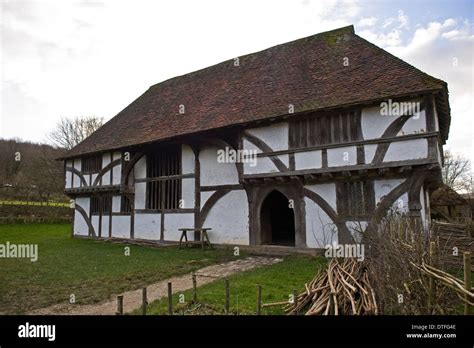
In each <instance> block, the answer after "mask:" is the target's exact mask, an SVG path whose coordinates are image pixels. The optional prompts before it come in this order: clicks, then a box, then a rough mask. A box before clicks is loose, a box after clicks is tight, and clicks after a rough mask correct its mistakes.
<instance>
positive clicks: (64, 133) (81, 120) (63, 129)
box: [48, 116, 104, 150]
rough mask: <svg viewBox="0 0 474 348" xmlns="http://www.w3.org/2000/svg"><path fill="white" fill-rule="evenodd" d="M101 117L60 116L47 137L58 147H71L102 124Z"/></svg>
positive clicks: (67, 148) (68, 148)
mask: <svg viewBox="0 0 474 348" xmlns="http://www.w3.org/2000/svg"><path fill="white" fill-rule="evenodd" d="M103 121H104V120H103V118H102V117H95V116H90V117H76V118H72V119H71V118H65V117H63V118H61V120H60V121H59V122H58V123H57V124H56V128H55V129H54V130H53V131H52V132H51V133H49V134H48V139H49V140H50V141H51V142H52V143H53V144H55V145H56V146H58V147H61V148H64V149H66V150H70V149H72V148H73V147H74V146H76V145H77V144H79V143H80V142H81V141H83V140H84V139H85V138H87V137H88V136H89V135H91V134H92V133H94V132H95V131H96V130H97V129H98V128H100V127H101V126H102V124H103Z"/></svg>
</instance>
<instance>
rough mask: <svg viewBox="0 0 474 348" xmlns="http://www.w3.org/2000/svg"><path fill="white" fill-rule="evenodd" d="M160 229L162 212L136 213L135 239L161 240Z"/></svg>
mask: <svg viewBox="0 0 474 348" xmlns="http://www.w3.org/2000/svg"><path fill="white" fill-rule="evenodd" d="M160 230H161V215H160V214H135V226H134V230H133V232H134V236H135V239H149V240H159V239H160Z"/></svg>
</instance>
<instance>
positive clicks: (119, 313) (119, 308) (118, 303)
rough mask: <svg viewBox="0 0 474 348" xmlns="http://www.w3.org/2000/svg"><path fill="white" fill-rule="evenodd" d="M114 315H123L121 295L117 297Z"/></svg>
mask: <svg viewBox="0 0 474 348" xmlns="http://www.w3.org/2000/svg"><path fill="white" fill-rule="evenodd" d="M115 314H116V315H123V295H119V296H117V312H116V313H115Z"/></svg>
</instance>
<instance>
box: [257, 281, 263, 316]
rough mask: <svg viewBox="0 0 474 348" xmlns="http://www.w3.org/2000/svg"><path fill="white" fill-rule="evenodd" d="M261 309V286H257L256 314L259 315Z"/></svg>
mask: <svg viewBox="0 0 474 348" xmlns="http://www.w3.org/2000/svg"><path fill="white" fill-rule="evenodd" d="M261 309H262V286H261V285H258V286H257V315H260V311H261Z"/></svg>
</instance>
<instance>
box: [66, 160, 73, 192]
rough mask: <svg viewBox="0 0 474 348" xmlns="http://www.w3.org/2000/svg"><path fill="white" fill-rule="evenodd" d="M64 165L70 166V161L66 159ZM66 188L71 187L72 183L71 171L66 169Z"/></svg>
mask: <svg viewBox="0 0 474 348" xmlns="http://www.w3.org/2000/svg"><path fill="white" fill-rule="evenodd" d="M66 167H72V161H71V160H67V161H66ZM65 185H66V186H65V187H66V188H71V185H72V173H71V172H70V171H68V170H67V171H66V183H65Z"/></svg>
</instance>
